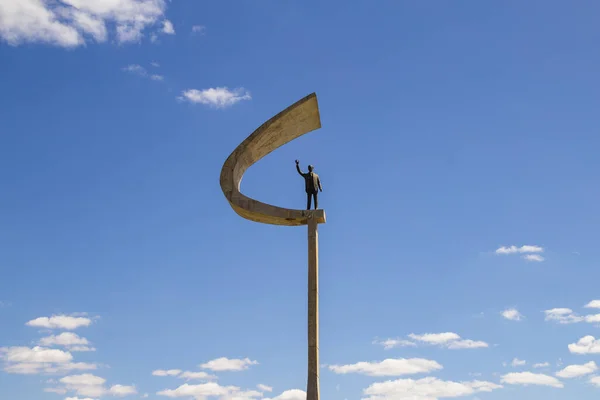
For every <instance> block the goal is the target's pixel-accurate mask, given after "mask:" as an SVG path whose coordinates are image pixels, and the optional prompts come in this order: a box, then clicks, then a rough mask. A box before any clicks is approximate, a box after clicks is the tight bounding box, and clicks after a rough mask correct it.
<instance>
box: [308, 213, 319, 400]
mask: <svg viewBox="0 0 600 400" xmlns="http://www.w3.org/2000/svg"><path fill="white" fill-rule="evenodd" d="M318 226H319V225H318V222H317V220H316V219H315V218H309V219H308V383H307V385H306V399H307V400H319V398H320V393H319V233H318V230H317V227H318Z"/></svg>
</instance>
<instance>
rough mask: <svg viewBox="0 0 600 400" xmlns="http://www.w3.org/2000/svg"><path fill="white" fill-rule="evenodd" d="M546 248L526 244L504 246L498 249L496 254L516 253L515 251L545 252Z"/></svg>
mask: <svg viewBox="0 0 600 400" xmlns="http://www.w3.org/2000/svg"><path fill="white" fill-rule="evenodd" d="M543 252H544V248H543V247H540V246H533V245H524V246H521V247H517V246H509V247H506V246H502V247H500V248H498V249H496V254H515V253H543Z"/></svg>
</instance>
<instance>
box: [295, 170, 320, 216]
mask: <svg viewBox="0 0 600 400" xmlns="http://www.w3.org/2000/svg"><path fill="white" fill-rule="evenodd" d="M313 169H314V167H313V166H312V165H309V166H308V172H307V173H304V172H302V171H301V170H300V161H298V160H296V170H297V171H298V173H299V174H300V176H302V177H303V178H304V189H305V190H306V209H307V210H310V201H311V198H314V199H315V210H316V209H317V208H318V207H319V200H318V197H317V195H318V194H319V191H321V192H322V191H323V188H322V187H321V180H320V179H319V175H317V174H315V173H314V172H313Z"/></svg>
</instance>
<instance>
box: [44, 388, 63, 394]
mask: <svg viewBox="0 0 600 400" xmlns="http://www.w3.org/2000/svg"><path fill="white" fill-rule="evenodd" d="M44 392H46V393H56V394H65V393H67V389H65V388H45V389H44Z"/></svg>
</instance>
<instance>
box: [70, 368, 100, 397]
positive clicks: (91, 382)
mask: <svg viewBox="0 0 600 400" xmlns="http://www.w3.org/2000/svg"><path fill="white" fill-rule="evenodd" d="M105 382H106V379H104V378H101V377H99V376H96V375H92V374H82V375H70V376H65V377H64V378H61V379H60V383H62V384H63V385H64V386H65V389H67V390H68V391H71V392H75V393H76V394H77V395H78V396H88V397H101V396H103V395H105V394H106V388H105V387H104V383H105Z"/></svg>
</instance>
